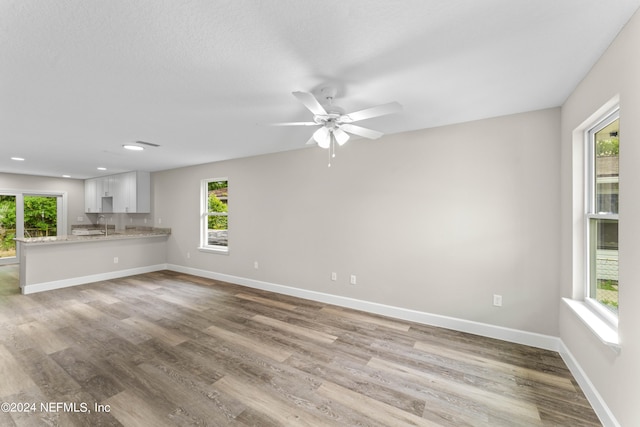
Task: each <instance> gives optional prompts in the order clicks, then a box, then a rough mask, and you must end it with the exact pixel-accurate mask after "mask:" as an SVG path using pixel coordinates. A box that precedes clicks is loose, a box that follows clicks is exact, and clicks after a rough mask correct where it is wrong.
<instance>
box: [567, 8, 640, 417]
mask: <svg viewBox="0 0 640 427" xmlns="http://www.w3.org/2000/svg"><path fill="white" fill-rule="evenodd" d="M638 46H640V14H638V13H636V15H635V16H634V17H633V18H632V19H631V21H630V22H629V23H628V24H627V25H626V27H625V28H624V30H623V31H622V32H621V34H620V35H619V36H618V38H617V39H616V40H615V41H614V43H613V44H612V45H611V46H610V47H609V49H608V50H607V52H606V53H605V55H603V57H602V58H601V59H600V61H599V62H598V64H597V65H596V66H595V67H594V68H593V69H592V70H591V72H590V73H589V74H588V76H586V78H585V79H584V80H583V81H582V83H581V84H580V85H579V86H578V87H577V88H576V90H575V91H574V93H573V94H572V95H571V97H570V98H569V99H568V100H567V102H566V103H565V105H564V106H563V108H562V164H561V166H562V175H561V184H562V205H561V206H562V216H561V218H562V252H561V254H562V271H561V286H562V288H561V291H562V296H564V297H572V296H578V295H579V294H580V291H581V288H582V283H583V282H584V278H583V271H584V269H583V264H582V253H583V252H582V250H583V246H582V243H583V232H582V222H581V213H582V209H583V206H584V203H583V199H582V194H581V191H580V190H581V177H582V174H581V172H582V169H581V167H582V159H581V158H580V155H579V153H578V151H579V146H580V144H581V142H580V140H579V138H578V140H577V141H574V140H573V138H572V133H573V132H574V129H576V128H578V127H579V126H580V125H581V124H582V123H583V122H584V121H585V120H587V119H588V118H589V117H590V116H591V115H592V114H593V113H594V112H595V111H596V110H598V109H599V108H600V107H601V106H603V105H604V104H605V103H606V102H607V101H609V100H610V99H612V98H613V97H615V96H619V97H620V155H621V157H620V224H619V239H620V241H619V248H620V264H619V274H620V293H619V297H620V314H619V327H618V332H619V336H620V341H621V346H622V351H621V353H620V354H619V355H616V354H615V353H614V352H612V351H611V350H610V349H609V348H608V347H606V346H605V345H603V344H602V343H601V342H600V341H599V340H598V338H596V337H595V335H593V334H592V333H591V332H590V331H588V330H587V329H586V327H585V326H584V324H582V323H581V321H580V320H578V319H577V318H576V316H575V315H574V314H573V313H572V312H571V311H570V310H569V309H568V308H567V307H566V306H564V305H562V306H561V311H560V337H561V338H562V341H563V342H564V343H565V345H566V346H567V347H568V348H569V350H570V351H571V352H572V354H573V355H574V357H575V358H576V359H577V361H578V363H579V364H580V366H581V367H582V369H583V370H584V371H585V373H586V375H587V376H588V377H589V379H590V380H591V382H592V383H593V384H594V385H595V387H596V388H597V390H598V392H599V393H600V394H601V396H602V398H603V399H604V400H605V402H606V403H607V405H608V407H609V408H610V409H611V410H612V411H613V414H614V415H615V417H616V418H617V420H618V421H619V422H620V424H621V425H623V426H631V425H638V420H640V407H639V406H638V404H637V400H638V396H640V363H638V362H639V361H640V340H639V339H638V326H639V325H640V310H638V308H639V307H640V286H638V283H640V263H638V258H639V257H640V239H639V238H638V237H639V236H640V197H638V189H640V167H638V163H639V162H640V144H639V142H640V119H639V118H640V56H639V55H638Z"/></svg>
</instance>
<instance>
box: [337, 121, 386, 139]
mask: <svg viewBox="0 0 640 427" xmlns="http://www.w3.org/2000/svg"><path fill="white" fill-rule="evenodd" d="M340 128H341V129H342V130H344V131H346V132H349V133H352V134H354V135H358V136H363V137H365V138H369V139H378V138H380V137H381V136H382V135H384V134H383V133H382V132H378V131H377V130H371V129H367V128H363V127H361V126H356V125H351V124H349V123H345V124H343V125H340Z"/></svg>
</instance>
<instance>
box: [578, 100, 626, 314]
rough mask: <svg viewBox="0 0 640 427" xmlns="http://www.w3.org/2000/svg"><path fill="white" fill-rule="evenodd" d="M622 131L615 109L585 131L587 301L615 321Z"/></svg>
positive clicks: (616, 311) (616, 310)
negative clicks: (620, 142) (620, 143)
mask: <svg viewBox="0 0 640 427" xmlns="http://www.w3.org/2000/svg"><path fill="white" fill-rule="evenodd" d="M619 132H620V118H619V112H618V111H617V110H616V111H614V112H613V113H611V114H609V115H607V116H606V117H604V118H603V119H602V120H600V121H598V123H597V124H596V125H595V126H593V127H592V128H591V129H589V130H588V131H587V133H586V144H587V149H586V152H587V159H588V161H587V177H586V178H587V179H586V184H587V185H586V197H585V200H586V202H587V203H586V204H587V206H586V215H585V225H586V237H587V240H586V241H587V245H586V246H587V260H586V261H587V262H586V264H587V289H586V293H585V295H586V296H587V298H586V300H587V303H589V304H590V305H591V306H592V307H594V308H595V309H596V311H597V312H599V313H601V314H602V315H603V316H604V317H605V318H607V319H609V320H611V321H612V322H613V323H615V322H617V317H618V203H619V176H618V170H619V159H620V150H619Z"/></svg>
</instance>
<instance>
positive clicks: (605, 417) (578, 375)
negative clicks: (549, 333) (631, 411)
mask: <svg viewBox="0 0 640 427" xmlns="http://www.w3.org/2000/svg"><path fill="white" fill-rule="evenodd" d="M558 353H560V357H562V360H564V363H566V365H567V367H568V368H569V370H570V371H571V373H572V374H573V377H574V378H575V379H576V381H577V382H578V384H579V385H580V388H581V389H582V392H583V393H584V395H585V396H586V397H587V400H588V401H589V403H590V404H591V407H593V410H594V411H595V413H596V415H598V418H600V422H601V423H602V425H603V426H605V427H620V423H618V420H616V417H615V416H614V415H613V413H612V412H611V410H610V409H609V407H608V406H607V404H606V403H605V401H604V399H602V396H600V393H598V390H597V389H596V388H595V386H594V385H593V383H592V382H591V381H590V380H589V377H587V374H586V373H585V372H584V371H583V370H582V367H581V366H580V365H579V364H578V361H577V360H576V359H575V358H574V357H573V354H571V352H570V351H569V349H568V348H567V347H566V346H565V345H564V342H562V340H560V349H559V350H558Z"/></svg>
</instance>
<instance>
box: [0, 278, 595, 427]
mask: <svg viewBox="0 0 640 427" xmlns="http://www.w3.org/2000/svg"><path fill="white" fill-rule="evenodd" d="M7 277H8V276H7V275H6V274H5V276H3V275H2V267H0V280H1V281H5V282H7V281H8V279H7ZM0 289H1V286H0ZM0 402H9V403H14V404H16V405H17V404H24V403H35V404H36V407H35V409H34V408H33V407H31V408H28V409H27V410H24V408H23V410H22V411H18V409H20V408H18V407H17V406H16V407H14V408H13V409H15V411H14V412H0V425H2V426H40V425H47V426H49V425H59V426H120V425H124V426H174V425H199V426H205V425H210V426H345V425H347V426H403V425H407V426H492V427H494V426H509V427H512V426H572V427H575V426H599V425H600V423H599V421H598V418H597V417H596V415H595V414H594V412H593V410H592V409H591V407H590V406H589V403H588V402H587V400H586V399H585V397H584V395H583V394H582V392H581V391H580V389H579V387H578V386H577V384H576V382H575V380H574V379H573V378H572V376H571V374H570V373H569V371H568V369H567V368H566V366H565V364H564V363H563V361H562V359H561V358H560V356H559V355H558V354H557V353H554V352H551V351H546V350H540V349H536V348H531V347H526V346H522V345H516V344H510V343H507V342H503V341H498V340H492V339H488V338H483V337H478V336H474V335H470V334H465V333H460V332H455V331H451V330H446V329H441V328H435V327H429V326H424V325H418V324H413V323H410V322H403V321H398V320H394V319H388V318H384V317H381V316H375V315H370V314H366V313H362V312H358V311H355V310H349V309H343V308H339V307H334V306H329V305H326V304H321V303H316V302H312V301H308V300H303V299H298V298H293V297H288V296H283V295H278V294H273V293H269V292H264V291H259V290H253V289H249V288H244V287H241V286H236V285H231V284H227V283H221V282H216V281H213V280H207V279H202V278H198V277H193V276H188V275H184V274H178V273H174V272H164V271H163V272H157V273H150V274H144V275H139V276H133V277H129V278H123V279H118V280H109V281H104V282H99V283H94V284H90V285H85V286H78V287H73V288H67V289H60V290H56V291H49V292H44V293H39V294H33V295H19V294H16V293H12V292H8V291H4V292H0ZM41 403H48V404H49V405H51V403H53V404H54V405H53V406H45V407H44V408H42V407H41ZM65 404H66V405H67V406H64V405H65ZM96 405H101V406H98V407H96ZM83 409H86V410H83ZM96 409H98V410H96ZM99 409H102V410H99Z"/></svg>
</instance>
